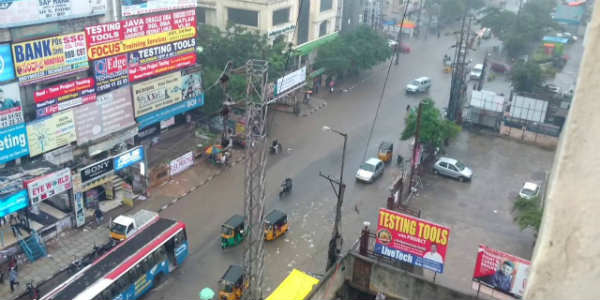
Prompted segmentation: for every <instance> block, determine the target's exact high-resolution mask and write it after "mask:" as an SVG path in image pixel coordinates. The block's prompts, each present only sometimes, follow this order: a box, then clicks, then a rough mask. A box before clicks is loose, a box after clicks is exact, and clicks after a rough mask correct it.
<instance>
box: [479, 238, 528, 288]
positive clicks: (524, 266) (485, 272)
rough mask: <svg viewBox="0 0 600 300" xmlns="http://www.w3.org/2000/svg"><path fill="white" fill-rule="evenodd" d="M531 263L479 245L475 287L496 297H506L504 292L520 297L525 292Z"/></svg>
mask: <svg viewBox="0 0 600 300" xmlns="http://www.w3.org/2000/svg"><path fill="white" fill-rule="evenodd" d="M530 265H531V262H529V261H528V260H525V259H522V258H520V257H517V256H514V255H511V254H508V253H506V252H502V251H499V250H496V249H493V248H490V247H488V246H485V245H479V250H478V251H477V261H476V262H475V270H474V271H473V281H474V284H473V288H474V289H476V290H479V291H480V292H482V293H485V294H488V295H491V296H493V297H494V298H501V299H503V298H506V296H504V295H503V294H508V295H510V296H513V297H517V298H520V297H521V296H523V293H524V292H525V286H526V283H527V277H528V276H529V267H530ZM499 292H500V293H499Z"/></svg>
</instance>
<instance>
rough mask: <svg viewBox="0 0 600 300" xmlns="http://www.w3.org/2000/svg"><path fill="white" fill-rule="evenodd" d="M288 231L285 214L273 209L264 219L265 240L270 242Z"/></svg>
mask: <svg viewBox="0 0 600 300" xmlns="http://www.w3.org/2000/svg"><path fill="white" fill-rule="evenodd" d="M287 231H288V222H287V214H285V213H284V212H282V211H280V210H278V209H274V210H272V211H271V212H269V214H268V215H267V216H266V217H265V240H267V241H272V240H274V239H276V238H278V237H280V236H281V235H283V234H284V233H286V232H287Z"/></svg>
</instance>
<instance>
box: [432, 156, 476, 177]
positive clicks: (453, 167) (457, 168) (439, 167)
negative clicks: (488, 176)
mask: <svg viewBox="0 0 600 300" xmlns="http://www.w3.org/2000/svg"><path fill="white" fill-rule="evenodd" d="M433 173H434V174H436V175H444V176H448V177H452V178H456V179H458V180H459V181H461V182H463V181H470V180H471V178H472V177H473V171H471V169H469V168H468V167H467V166H465V165H464V164H463V163H462V162H460V161H459V160H457V159H454V158H450V157H440V158H439V159H438V160H437V161H436V162H435V164H433Z"/></svg>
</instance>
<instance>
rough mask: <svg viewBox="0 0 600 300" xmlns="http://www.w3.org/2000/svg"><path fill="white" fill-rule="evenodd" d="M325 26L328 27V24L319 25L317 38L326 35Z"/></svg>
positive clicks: (325, 22) (324, 22)
mask: <svg viewBox="0 0 600 300" xmlns="http://www.w3.org/2000/svg"><path fill="white" fill-rule="evenodd" d="M327 25H329V22H327V21H323V22H321V25H319V36H324V35H326V34H327Z"/></svg>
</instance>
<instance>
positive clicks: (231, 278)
mask: <svg viewBox="0 0 600 300" xmlns="http://www.w3.org/2000/svg"><path fill="white" fill-rule="evenodd" d="M243 275H244V269H243V268H242V266H240V265H230V266H229V268H227V271H225V274H223V277H221V281H222V282H224V283H234V284H235V283H238V281H240V279H242V276H243Z"/></svg>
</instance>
